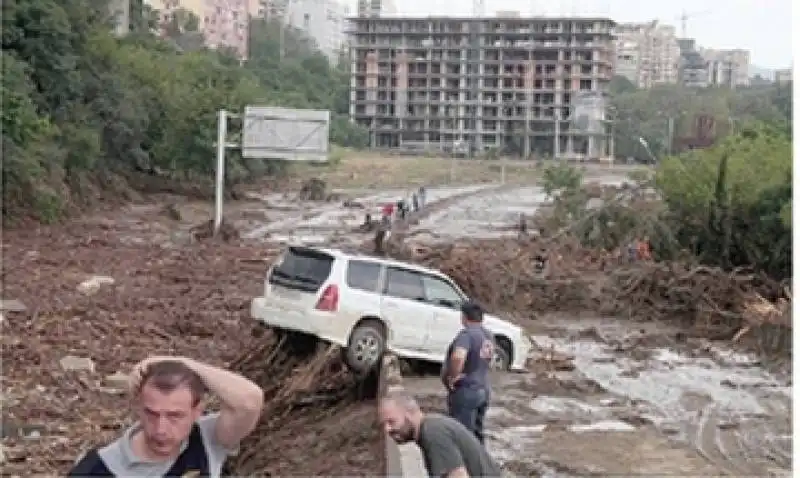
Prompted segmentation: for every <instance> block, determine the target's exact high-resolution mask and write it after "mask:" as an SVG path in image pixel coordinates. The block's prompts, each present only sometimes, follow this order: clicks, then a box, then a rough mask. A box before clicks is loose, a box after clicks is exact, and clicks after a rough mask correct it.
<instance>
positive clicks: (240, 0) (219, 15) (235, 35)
mask: <svg viewBox="0 0 800 478" xmlns="http://www.w3.org/2000/svg"><path fill="white" fill-rule="evenodd" d="M145 3H147V4H148V5H150V7H151V8H153V10H156V11H157V12H158V14H159V20H160V22H161V23H162V24H166V23H168V22H169V21H170V20H171V18H172V15H173V14H174V13H175V12H176V11H178V10H186V11H188V12H191V13H192V14H193V15H195V16H196V17H197V18H198V20H199V30H200V32H201V33H202V34H203V38H204V41H205V44H206V46H207V47H209V48H222V47H226V48H230V49H232V50H233V51H235V52H236V54H237V56H238V57H239V58H240V59H246V58H247V47H248V42H249V38H248V36H249V22H250V2H249V1H248V0H145Z"/></svg>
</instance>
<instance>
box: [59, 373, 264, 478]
mask: <svg viewBox="0 0 800 478" xmlns="http://www.w3.org/2000/svg"><path fill="white" fill-rule="evenodd" d="M130 380H131V391H132V392H133V398H134V400H133V404H134V413H135V414H136V416H137V418H138V421H137V422H136V424H135V425H134V426H133V427H131V428H129V429H128V430H127V431H126V432H125V433H124V434H123V435H122V437H120V438H119V439H117V440H116V441H114V442H113V443H111V444H110V445H107V446H104V447H100V448H94V449H92V450H89V451H88V452H86V453H84V454H83V455H82V456H81V457H80V458H79V459H78V460H77V461H76V463H75V466H74V467H73V468H72V469H71V470H70V471H69V472H68V473H67V476H76V477H86V476H126V477H137V476H140V477H156V476H206V477H210V478H215V477H219V476H220V475H221V474H222V466H223V462H224V461H225V458H226V457H227V456H228V455H229V454H231V453H232V452H234V451H235V450H236V449H237V447H238V444H239V442H240V441H241V440H242V439H243V438H244V437H245V436H247V435H249V434H250V432H251V431H253V429H254V428H255V426H256V424H257V423H258V420H259V417H260V416H261V408H262V404H263V401H264V398H263V392H262V390H261V388H260V387H259V386H258V385H256V384H255V383H253V382H251V381H250V380H248V379H246V378H245V377H242V376H241V375H238V374H235V373H232V372H229V371H227V370H223V369H220V368H217V367H213V366H211V365H208V364H204V363H202V362H198V361H196V360H192V359H189V358H185V357H150V358H147V359H145V360H143V361H141V362H139V364H137V365H136V366H135V367H134V369H133V372H132V373H131V376H130ZM207 391H210V392H212V393H214V394H215V395H216V396H217V397H218V398H219V401H220V402H221V410H220V412H219V413H214V414H210V415H205V414H204V403H205V400H204V398H205V395H206V392H207Z"/></svg>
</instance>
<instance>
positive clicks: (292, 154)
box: [213, 106, 330, 236]
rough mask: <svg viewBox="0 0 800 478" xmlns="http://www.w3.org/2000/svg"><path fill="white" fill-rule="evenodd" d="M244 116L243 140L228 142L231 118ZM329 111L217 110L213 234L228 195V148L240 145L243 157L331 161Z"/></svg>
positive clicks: (260, 107)
mask: <svg viewBox="0 0 800 478" xmlns="http://www.w3.org/2000/svg"><path fill="white" fill-rule="evenodd" d="M230 118H242V123H243V124H242V133H241V140H240V141H237V142H232V143H229V142H228V119H230ZM329 131H330V111H327V110H307V109H291V108H277V107H267V106H246V107H245V109H244V115H240V114H236V113H230V112H228V111H226V110H224V109H222V110H219V111H218V112H217V161H216V168H215V169H216V171H215V178H214V179H215V181H214V222H213V235H214V236H216V235H217V234H218V233H219V230H220V228H221V227H222V208H223V203H224V197H225V151H226V150H227V149H236V148H240V149H241V152H242V157H243V158H247V159H262V160H263V159H267V160H281V161H317V162H325V161H327V160H328V135H329Z"/></svg>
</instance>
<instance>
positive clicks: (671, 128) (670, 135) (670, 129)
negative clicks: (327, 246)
mask: <svg viewBox="0 0 800 478" xmlns="http://www.w3.org/2000/svg"><path fill="white" fill-rule="evenodd" d="M674 137H675V118H673V117H672V116H670V117H669V118H667V156H672V142H673V141H674Z"/></svg>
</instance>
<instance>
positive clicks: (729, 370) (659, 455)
mask: <svg viewBox="0 0 800 478" xmlns="http://www.w3.org/2000/svg"><path fill="white" fill-rule="evenodd" d="M531 332H533V333H534V335H533V339H534V342H535V343H536V345H537V348H538V349H539V350H537V351H536V352H534V353H533V354H532V357H531V365H530V370H529V372H528V373H522V374H497V375H496V376H495V377H494V379H493V382H494V383H493V387H494V390H493V401H492V406H491V409H490V411H489V414H488V417H487V422H488V423H487V427H488V435H489V447H490V449H491V450H492V451H493V453H494V455H495V456H496V457H497V458H498V460H499V461H500V462H502V463H503V464H504V466H505V467H506V469H508V470H509V471H511V472H513V473H514V474H516V475H518V476H531V475H545V476H556V475H578V476H585V475H591V474H598V475H602V476H608V475H617V474H623V475H629V474H636V475H640V474H642V475H671V476H719V475H727V476H770V475H772V476H775V475H780V476H788V475H789V474H790V473H791V472H790V470H791V451H792V442H791V436H792V432H791V382H790V381H789V379H788V378H787V377H781V376H779V375H773V374H771V373H768V372H767V371H765V370H763V369H762V368H760V367H759V364H758V362H757V361H756V360H755V359H754V358H752V357H749V356H747V355H743V354H740V353H737V352H733V351H730V350H728V349H726V348H725V347H724V346H720V345H719V344H714V343H711V342H708V341H704V340H699V339H689V340H688V341H687V340H683V339H681V334H680V331H679V330H677V329H671V328H669V327H666V326H656V325H654V324H647V325H642V324H631V323H627V322H624V321H619V320H615V319H610V318H606V319H599V318H597V319H590V318H583V319H576V318H570V317H563V316H562V317H553V318H542V319H540V320H539V321H538V323H537V324H536V325H535V326H534V327H533V328H532V330H531ZM676 336H677V337H678V339H676ZM551 357H554V359H553V360H550V358H551ZM404 385H405V386H406V387H407V388H408V389H409V390H415V391H417V394H418V395H419V396H420V397H421V399H422V401H423V403H424V404H425V405H426V406H427V407H428V408H430V409H441V408H442V407H443V404H444V394H443V391H442V389H441V385H440V382H439V380H438V378H436V377H407V378H406V381H405V383H404Z"/></svg>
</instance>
